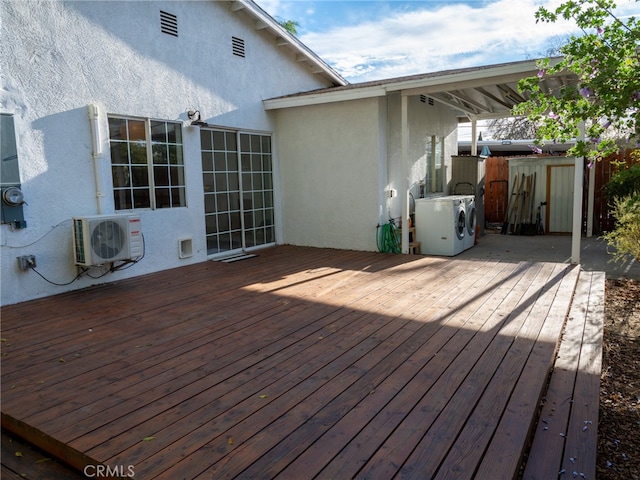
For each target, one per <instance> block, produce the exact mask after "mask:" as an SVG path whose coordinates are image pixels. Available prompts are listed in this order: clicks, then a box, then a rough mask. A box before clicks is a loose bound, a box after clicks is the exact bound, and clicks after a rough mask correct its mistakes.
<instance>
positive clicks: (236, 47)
mask: <svg viewBox="0 0 640 480" xmlns="http://www.w3.org/2000/svg"><path fill="white" fill-rule="evenodd" d="M231 48H232V50H233V54H234V55H237V56H238V57H242V58H244V40H243V39H241V38H238V37H231Z"/></svg>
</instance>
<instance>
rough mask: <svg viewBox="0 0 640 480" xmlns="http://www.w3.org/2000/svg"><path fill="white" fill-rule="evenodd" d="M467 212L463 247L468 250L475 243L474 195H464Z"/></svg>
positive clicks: (475, 217)
mask: <svg viewBox="0 0 640 480" xmlns="http://www.w3.org/2000/svg"><path fill="white" fill-rule="evenodd" d="M464 203H465V205H466V208H465V212H466V214H467V230H466V231H465V237H464V249H465V250H468V249H470V248H471V247H473V246H474V245H475V244H476V226H477V222H478V215H477V213H476V197H475V196H474V195H464Z"/></svg>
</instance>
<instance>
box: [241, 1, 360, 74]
mask: <svg viewBox="0 0 640 480" xmlns="http://www.w3.org/2000/svg"><path fill="white" fill-rule="evenodd" d="M230 3H231V9H232V10H233V11H240V10H243V11H245V12H246V13H248V14H249V15H250V16H252V17H253V18H254V19H255V21H256V29H258V30H265V29H266V30H269V31H270V32H271V33H272V34H273V35H274V37H275V41H276V43H277V44H278V45H279V46H284V45H286V46H288V47H289V48H291V49H292V50H293V51H294V52H295V53H296V54H298V55H300V56H301V58H303V60H304V61H305V62H307V63H309V64H310V66H311V71H312V72H313V73H316V74H322V75H324V76H325V77H328V78H329V79H330V80H331V81H332V82H333V83H334V84H336V85H348V84H349V82H347V80H345V79H344V78H343V77H342V76H341V75H340V74H339V73H338V72H336V71H335V70H334V69H333V68H331V67H330V66H329V65H328V64H327V63H326V62H325V61H324V60H322V59H321V58H320V57H319V56H317V55H316V54H315V53H313V51H311V50H310V49H309V48H308V47H307V46H306V45H305V44H304V43H302V42H301V41H300V40H298V38H296V37H295V36H294V35H292V34H291V33H289V32H288V31H287V30H286V29H284V28H283V27H282V26H281V25H280V24H279V23H278V22H277V21H276V20H275V19H274V18H273V17H272V16H271V15H269V14H268V13H267V12H265V11H264V10H263V9H262V8H260V7H259V6H258V5H257V4H256V3H255V2H253V0H232V1H231V2H230Z"/></svg>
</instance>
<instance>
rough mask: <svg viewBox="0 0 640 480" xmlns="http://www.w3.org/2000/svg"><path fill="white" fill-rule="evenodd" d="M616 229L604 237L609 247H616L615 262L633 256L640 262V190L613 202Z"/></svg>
mask: <svg viewBox="0 0 640 480" xmlns="http://www.w3.org/2000/svg"><path fill="white" fill-rule="evenodd" d="M612 213H613V215H614V216H615V217H616V228H615V229H614V230H613V231H611V232H609V233H606V234H605V235H604V238H605V240H606V241H607V243H608V244H609V245H611V246H612V247H615V249H616V252H615V253H614V254H613V258H614V260H616V261H617V260H622V259H623V258H624V257H625V256H626V255H631V256H632V257H633V258H635V259H636V261H637V262H640V189H639V190H637V191H636V192H635V193H633V194H631V195H626V196H623V197H617V198H615V199H614V200H613V210H612Z"/></svg>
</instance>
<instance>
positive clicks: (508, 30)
mask: <svg viewBox="0 0 640 480" xmlns="http://www.w3.org/2000/svg"><path fill="white" fill-rule="evenodd" d="M255 1H256V3H258V4H259V5H260V6H261V7H262V8H263V9H264V10H265V11H267V12H268V13H269V14H270V15H272V16H273V17H276V18H278V19H283V20H295V21H297V22H298V23H299V24H300V26H299V28H298V38H300V40H302V42H304V43H305V44H306V45H307V46H308V47H309V48H311V50H313V51H314V52H315V53H316V54H318V55H319V56H320V57H321V58H322V59H323V60H325V61H326V62H327V63H329V64H330V65H331V66H332V67H333V68H335V69H336V70H337V71H338V72H339V73H340V74H341V75H342V76H343V77H345V78H346V79H347V80H348V81H350V82H352V83H357V82H363V81H368V80H377V79H381V78H393V77H399V76H403V75H412V74H416V73H426V72H435V71H442V70H448V69H452V68H465V67H474V66H479V65H492V64H497V63H503V62H511V61H518V60H527V59H532V58H538V57H543V56H545V55H546V54H547V52H548V50H549V48H550V47H551V46H553V45H556V46H557V45H559V44H560V43H561V41H562V39H565V38H567V36H568V35H570V34H573V33H577V32H576V31H575V29H574V26H573V24H572V23H568V22H558V23H554V24H544V23H538V24H536V21H535V16H534V14H535V11H536V10H537V9H538V7H539V6H540V5H545V6H547V8H555V6H557V5H559V4H560V1H558V0H475V1H473V0H472V1H463V0H453V1H452V0H448V1H446V0H413V1H407V0H379V1H370V0H350V1H344V0H315V1H314V0H255ZM618 5H619V11H620V14H621V15H628V14H638V13H640V3H639V2H636V1H635V0H619V1H618Z"/></svg>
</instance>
